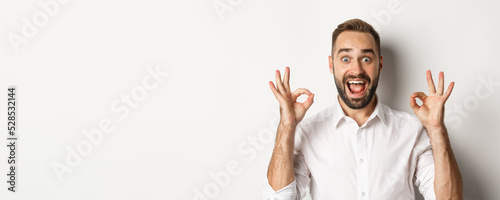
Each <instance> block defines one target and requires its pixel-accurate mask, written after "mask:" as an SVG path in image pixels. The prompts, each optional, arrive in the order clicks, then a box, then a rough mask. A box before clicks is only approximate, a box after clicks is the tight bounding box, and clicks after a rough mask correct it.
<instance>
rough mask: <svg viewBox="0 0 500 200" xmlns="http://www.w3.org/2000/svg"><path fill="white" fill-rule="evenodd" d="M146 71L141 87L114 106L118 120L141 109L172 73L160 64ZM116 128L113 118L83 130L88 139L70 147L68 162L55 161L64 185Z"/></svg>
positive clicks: (54, 163)
mask: <svg viewBox="0 0 500 200" xmlns="http://www.w3.org/2000/svg"><path fill="white" fill-rule="evenodd" d="M146 72H147V74H146V75H145V76H144V77H143V78H142V81H141V82H140V84H137V85H136V86H134V87H132V88H131V89H130V90H129V91H128V92H125V93H122V94H121V95H120V97H117V98H116V99H115V100H114V101H113V102H112V103H111V105H110V109H111V111H112V112H113V113H114V114H117V115H118V116H119V117H118V120H124V119H126V118H127V117H128V116H129V114H130V112H131V110H133V109H135V108H137V107H138V106H139V103H141V102H143V101H144V100H145V99H146V98H147V96H148V93H149V92H152V91H153V90H154V89H156V88H157V87H158V86H159V85H160V84H161V83H162V82H163V81H164V79H165V78H166V77H168V76H169V73H167V72H164V71H161V68H160V66H159V65H156V67H155V68H153V67H150V66H146ZM115 129H116V127H115V121H113V120H112V119H111V118H110V117H103V118H101V120H99V124H98V126H97V127H96V128H93V129H90V130H87V129H85V130H82V134H83V136H84V138H83V139H81V140H80V141H79V142H78V143H77V144H76V146H74V147H71V146H69V145H68V146H66V148H65V152H66V156H65V157H64V161H61V162H58V161H54V162H52V170H53V172H54V174H55V176H56V177H57V178H58V179H59V181H60V182H62V181H63V176H64V175H66V174H67V173H71V172H73V170H75V169H76V168H77V167H78V166H80V165H81V163H82V162H83V160H84V158H85V157H87V156H89V155H90V154H91V153H92V151H93V150H94V148H95V147H97V146H99V145H100V144H101V143H102V141H103V140H104V136H105V135H106V134H110V133H113V131H114V130H115Z"/></svg>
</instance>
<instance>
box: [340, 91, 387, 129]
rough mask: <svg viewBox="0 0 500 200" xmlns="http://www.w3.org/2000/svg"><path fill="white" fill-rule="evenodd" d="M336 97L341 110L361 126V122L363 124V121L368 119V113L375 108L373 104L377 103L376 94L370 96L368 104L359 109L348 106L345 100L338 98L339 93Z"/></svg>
mask: <svg viewBox="0 0 500 200" xmlns="http://www.w3.org/2000/svg"><path fill="white" fill-rule="evenodd" d="M337 99H338V101H339V103H340V107H342V110H344V113H345V114H346V115H347V116H348V117H350V118H352V119H354V121H356V123H357V124H358V126H362V125H363V124H365V122H366V121H367V120H368V118H369V117H370V115H371V114H372V113H373V111H374V110H375V106H376V105H377V99H378V97H377V94H375V96H374V97H373V98H372V100H371V101H370V103H368V105H366V106H365V107H364V108H360V109H352V108H350V107H349V106H347V104H345V102H344V101H343V100H342V99H341V98H340V96H339V95H337Z"/></svg>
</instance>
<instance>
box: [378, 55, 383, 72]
mask: <svg viewBox="0 0 500 200" xmlns="http://www.w3.org/2000/svg"><path fill="white" fill-rule="evenodd" d="M382 66H384V56H380V66H379V69H378V74H379V75H380V73H381V72H382Z"/></svg>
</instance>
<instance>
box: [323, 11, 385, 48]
mask: <svg viewBox="0 0 500 200" xmlns="http://www.w3.org/2000/svg"><path fill="white" fill-rule="evenodd" d="M344 31H358V32H362V33H370V34H371V35H372V36H373V38H375V44H376V45H377V50H378V54H379V56H380V55H381V51H380V36H379V35H378V33H377V31H375V29H374V28H373V27H372V25H370V24H368V23H366V22H365V21H363V20H361V19H350V20H347V21H345V22H344V23H342V24H339V25H338V26H337V29H335V31H333V33H332V52H331V53H332V57H333V49H334V48H335V42H336V41H337V37H339V35H340V33H342V32H344Z"/></svg>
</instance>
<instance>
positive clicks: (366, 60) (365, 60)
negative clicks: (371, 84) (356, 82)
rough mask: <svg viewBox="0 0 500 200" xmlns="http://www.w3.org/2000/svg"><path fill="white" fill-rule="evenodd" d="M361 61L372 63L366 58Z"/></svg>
mask: <svg viewBox="0 0 500 200" xmlns="http://www.w3.org/2000/svg"><path fill="white" fill-rule="evenodd" d="M361 61H363V62H370V58H368V57H364V58H363V59H362V60H361Z"/></svg>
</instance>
